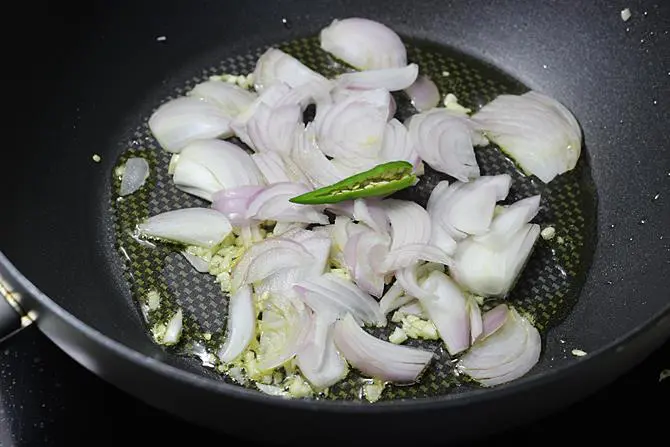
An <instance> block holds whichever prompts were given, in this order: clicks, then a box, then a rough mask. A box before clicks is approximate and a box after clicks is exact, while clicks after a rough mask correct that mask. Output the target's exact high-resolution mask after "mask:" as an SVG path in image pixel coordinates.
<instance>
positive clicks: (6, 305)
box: [0, 0, 670, 444]
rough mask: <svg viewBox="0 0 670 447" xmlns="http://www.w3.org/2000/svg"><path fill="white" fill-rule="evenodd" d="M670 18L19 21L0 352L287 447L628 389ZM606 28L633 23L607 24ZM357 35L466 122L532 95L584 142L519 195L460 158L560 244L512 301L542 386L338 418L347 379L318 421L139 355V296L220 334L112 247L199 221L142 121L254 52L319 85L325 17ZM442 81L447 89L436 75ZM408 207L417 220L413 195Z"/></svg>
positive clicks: (540, 6) (160, 9)
mask: <svg viewBox="0 0 670 447" xmlns="http://www.w3.org/2000/svg"><path fill="white" fill-rule="evenodd" d="M669 6H670V5H668V4H667V3H665V2H653V1H648V2H643V1H641V2H612V1H580V2H549V1H543V2H535V1H501V2H490V1H478V0H471V1H467V2H466V1H416V2H401V1H394V0H386V1H369V2H354V1H343V0H340V1H320V0H313V1H299V0H295V1H274V2H270V1H267V2H266V1H257V2H248V3H240V2H228V1H188V2H186V1H184V2H179V1H163V2H158V1H141V2H130V1H125V0H119V1H114V2H111V1H96V2H91V3H89V4H86V5H81V4H76V5H75V4H71V5H70V4H67V3H57V2H45V3H43V4H40V5H37V4H33V3H31V4H30V5H26V7H25V8H28V7H29V8H30V9H31V11H29V12H30V14H28V11H26V13H25V14H24V15H25V16H26V17H28V16H29V17H31V19H30V20H27V21H24V22H22V29H21V34H20V35H12V36H10V37H9V38H11V45H10V46H11V47H12V48H11V49H10V50H8V57H7V58H6V61H11V67H7V66H6V71H8V72H14V71H16V72H17V73H20V76H21V77H20V78H18V79H15V80H13V81H10V83H8V84H6V87H7V92H8V94H9V95H10V99H11V100H12V101H11V102H9V103H8V104H11V105H12V107H13V112H12V113H13V116H15V117H16V118H18V119H17V120H16V123H13V124H12V126H7V127H6V128H5V131H6V132H7V133H8V134H10V135H12V137H13V142H12V143H11V144H10V145H7V146H6V147H5V150H4V159H3V167H4V169H3V172H2V175H1V176H0V185H1V186H2V191H3V195H2V199H1V200H2V202H1V208H0V209H1V210H2V231H0V249H1V250H2V253H1V254H0V279H1V282H0V285H1V287H0V295H1V296H2V297H4V299H0V335H2V336H4V335H9V334H11V333H12V332H13V331H15V330H19V329H20V328H21V327H27V326H31V323H32V325H33V326H37V328H38V329H39V330H41V331H42V332H44V333H45V334H46V335H47V336H48V337H49V338H51V339H52V340H53V341H54V342H55V343H56V344H57V345H58V346H60V347H61V348H62V349H63V350H64V351H66V352H67V353H68V354H69V355H71V356H72V357H73V358H74V359H76V360H77V361H78V362H80V363H81V364H83V365H84V366H85V367H87V368H88V369H90V370H91V371H93V372H94V373H96V374H98V375H100V376H101V377H103V378H105V379H106V380H108V381H110V382H111V383H113V384H115V385H116V386H118V387H119V388H121V389H123V390H125V391H127V392H128V393H130V394H132V395H134V396H136V397H138V398H139V399H142V400H144V401H146V402H148V403H150V404H152V405H154V406H156V407H159V408H161V409H164V410H166V411H169V412H171V413H174V414H176V415H179V416H181V417H183V418H185V419H187V420H189V421H192V422H195V423H197V424H201V425H206V426H209V427H212V428H215V429H219V430H221V431H224V432H227V433H231V434H234V435H237V436H242V437H246V438H254V439H262V440H268V441H274V442H282V443H287V442H298V441H299V442H308V441H313V440H315V439H316V440H319V439H323V437H324V436H326V437H328V438H329V439H333V440H355V441H356V442H357V443H363V442H365V443H366V444H368V443H377V442H380V443H381V442H386V441H393V442H404V441H410V440H411V441H414V442H419V441H421V440H427V441H432V442H436V443H438V442H439V443H445V442H448V441H454V440H464V439H473V438H475V437H479V436H483V435H485V434H487V433H492V432H495V431H498V430H501V429H504V428H508V427H510V426H513V425H518V424H521V423H524V422H526V421H529V420H531V419H534V418H537V417H540V416H542V415H546V414H548V413H550V412H552V411H555V410H557V409H558V408H561V407H564V406H566V405H568V404H570V403H572V402H575V401H577V400H579V399H581V398H583V397H584V396H586V395H587V394H589V393H591V392H593V391H594V390H596V389H598V388H600V387H602V386H604V385H606V384H607V383H609V382H611V381H612V380H613V379H614V378H616V377H617V376H619V375H620V374H622V373H623V372H625V371H626V370H629V369H630V368H633V367H634V366H635V365H636V364H637V363H638V362H639V361H641V360H642V359H643V358H644V357H645V356H646V355H647V354H648V353H649V352H651V351H652V350H653V349H654V348H656V347H658V346H660V344H661V343H662V342H663V341H664V340H666V339H667V337H668V336H669V335H670V292H668V286H667V278H668V277H670V245H669V243H668V240H669V239H668V238H670V235H668V234H667V229H668V223H669V217H670V215H669V212H670V201H669V194H670V188H669V184H670V156H669V152H668V148H669V147H670V137H668V133H667V129H666V123H667V122H668V121H669V119H670V113H669V111H670V107H669V105H668V97H669V94H670V36H669V35H668V32H669V31H670V7H669ZM625 8H629V9H630V11H631V13H632V16H631V17H630V18H629V19H628V20H626V21H624V20H623V19H622V16H621V11H622V10H623V9H625ZM354 16H357V17H366V18H370V19H373V20H377V21H380V22H382V23H385V24H387V25H388V26H389V27H391V28H392V29H394V30H395V31H396V32H398V33H399V34H400V35H401V36H402V38H403V40H404V41H405V43H406V45H407V47H408V56H409V59H410V60H413V61H417V62H419V64H420V66H421V67H422V69H423V70H427V71H428V72H429V73H430V74H431V75H432V76H433V77H434V78H435V79H436V80H437V84H438V86H439V87H440V89H441V93H443V94H444V93H447V92H453V93H456V94H457V96H458V97H459V99H461V102H462V103H464V104H465V105H466V106H468V107H472V108H477V107H479V106H481V105H482V104H484V103H486V102H487V101H490V100H491V99H492V98H493V97H495V95H498V94H501V93H508V92H509V93H522V92H524V91H527V90H530V89H535V90H539V91H542V92H544V93H546V94H548V95H549V96H552V97H554V98H557V99H559V100H560V101H561V102H562V103H563V104H565V105H566V106H567V107H568V108H569V109H570V110H572V111H573V113H574V114H575V116H576V117H577V118H578V120H579V122H580V124H581V126H582V129H583V134H584V146H585V150H584V151H583V152H582V157H581V160H580V163H579V164H578V166H577V168H576V169H575V170H574V171H572V172H570V173H569V174H567V175H565V176H562V177H561V178H560V179H558V180H557V181H556V182H552V183H551V184H550V185H549V186H545V185H542V184H541V183H539V182H534V181H532V179H523V178H521V176H520V175H519V174H518V173H516V171H514V168H513V166H511V165H509V164H505V163H504V160H502V159H501V158H499V152H498V151H496V150H495V149H494V148H492V147H491V148H485V149H483V150H482V151H481V152H480V153H478V157H479V160H478V161H479V163H480V165H481V166H482V170H483V171H484V172H494V171H495V172H499V171H500V170H506V171H509V172H510V173H512V175H516V176H517V177H515V178H518V179H519V182H518V184H519V186H517V189H515V190H513V194H516V195H517V196H518V197H524V196H527V195H529V194H534V193H542V194H543V200H544V201H545V202H543V205H544V206H543V210H544V211H543V212H541V214H540V215H539V216H538V219H540V221H542V222H545V223H552V224H555V226H556V229H557V232H558V233H559V234H561V235H562V241H563V242H562V243H561V244H560V245H556V244H558V242H552V243H549V242H547V241H540V242H539V243H538V244H539V245H538V247H537V249H536V251H535V252H534V254H533V257H532V259H531V260H530V262H529V265H528V267H527V269H526V271H524V275H523V276H522V278H521V279H520V280H519V283H518V284H517V286H516V288H515V290H514V293H513V294H512V297H511V299H512V300H515V301H514V303H515V305H518V306H519V307H521V308H523V309H524V310H526V311H527V312H529V313H530V314H532V315H533V316H534V318H535V319H536V323H537V325H538V326H539V327H540V328H541V330H542V336H543V346H542V348H543V350H542V357H541V360H540V363H539V364H538V365H537V367H535V368H534V369H533V370H532V371H531V372H530V373H529V374H528V375H526V376H524V377H523V378H521V379H519V380H516V381H514V382H511V383H509V384H506V385H502V386H499V387H494V388H491V389H484V388H478V387H475V386H463V385H456V384H454V383H453V382H452V381H451V379H450V378H449V374H448V370H446V369H447V368H446V366H445V367H443V368H434V369H433V370H432V371H428V372H427V374H426V376H425V377H424V380H423V381H422V382H421V384H420V385H415V386H412V387H397V388H393V389H391V390H390V391H389V392H388V393H386V394H385V398H384V399H382V400H381V401H380V402H377V403H375V404H369V403H367V402H364V401H361V400H360V399H357V398H356V392H355V389H354V388H355V386H353V385H352V383H354V382H353V381H354V380H355V378H352V379H350V381H349V382H346V383H345V384H343V385H342V386H341V387H340V388H339V389H335V390H334V392H333V393H332V396H331V398H329V399H319V400H299V399H298V400H285V399H281V398H276V397H271V396H267V395H264V394H261V393H260V392H258V391H255V390H253V389H248V388H244V387H242V386H238V385H235V384H232V383H231V382H230V381H229V380H228V379H226V377H225V376H223V375H221V374H219V373H217V372H216V371H215V370H213V369H211V368H207V367H204V366H203V365H202V363H201V362H200V361H199V360H198V358H197V357H195V356H193V355H190V353H189V351H188V349H186V348H185V346H184V345H183V344H182V345H178V346H177V347H174V348H169V349H165V348H163V347H161V346H159V345H157V344H155V343H154V342H153V340H152V338H151V337H150V335H149V333H148V330H147V325H146V323H145V321H144V320H143V318H142V313H141V311H140V309H139V306H138V304H137V301H136V300H135V299H134V298H133V296H135V295H136V294H137V293H140V292H142V291H143V287H144V286H143V284H146V283H151V284H155V285H158V286H157V287H164V289H165V291H166V293H168V294H172V295H174V296H175V300H177V302H178V304H179V305H180V306H182V308H184V310H185V312H186V314H187V316H188V321H189V322H190V323H189V324H191V325H197V326H199V327H200V328H201V329H202V330H206V331H208V332H211V333H214V334H216V333H217V332H221V331H222V330H223V329H224V328H225V314H226V305H225V303H226V301H225V298H222V297H221V296H220V295H219V294H218V292H217V286H216V285H214V284H210V283H208V282H207V279H202V278H196V276H195V275H194V274H192V272H191V271H189V270H188V268H187V267H186V266H185V264H183V260H182V259H181V258H178V257H176V256H173V255H172V254H171V253H170V252H169V251H159V253H160V256H159V255H157V254H156V253H157V252H156V251H153V252H149V251H147V250H143V249H142V247H141V246H139V245H132V241H131V240H128V237H127V236H126V235H127V232H125V229H127V228H128V227H129V226H132V225H134V223H136V221H137V219H139V218H141V217H146V215H147V214H157V213H158V212H162V211H167V210H169V209H175V208H178V207H184V206H187V205H197V204H199V203H201V202H199V201H198V199H195V198H193V197H191V196H188V195H186V194H183V193H179V192H178V191H177V190H176V189H174V188H173V187H172V186H171V185H170V184H169V182H168V180H167V177H166V174H164V173H165V172H166V167H167V163H168V160H169V157H168V155H166V154H165V153H163V152H161V151H160V150H159V147H158V145H157V143H156V142H155V141H154V140H153V138H152V136H151V134H150V132H149V131H148V128H147V119H148V117H149V116H150V115H151V113H152V111H153V110H155V108H156V107H157V106H158V105H160V104H161V103H162V102H164V101H165V100H167V99H168V98H170V97H175V96H178V95H180V94H183V93H184V92H185V91H186V90H188V89H189V88H190V87H192V86H193V85H194V84H195V83H197V82H199V81H201V80H203V79H205V78H206V77H207V76H209V75H212V74H217V73H221V72H235V73H248V72H249V71H251V70H252V69H253V64H254V63H255V60H256V58H257V57H258V55H259V54H260V53H261V52H262V51H263V50H264V49H266V48H267V47H268V46H270V45H274V46H279V47H280V48H282V49H284V50H285V51H287V52H289V53H291V54H293V55H294V56H296V57H298V58H299V59H301V60H302V61H303V62H304V63H306V64H308V65H311V66H312V67H314V68H319V67H322V68H323V65H320V64H323V60H324V59H323V58H324V55H323V54H322V53H321V52H320V50H319V48H318V40H317V39H316V38H315V36H317V35H318V31H319V30H320V29H321V28H323V27H324V26H326V25H328V24H329V23H330V22H331V21H332V20H333V19H334V18H344V17H354ZM9 38H6V40H7V39H9ZM8 42H10V41H8ZM7 68H10V69H9V70H7ZM443 72H448V73H449V75H448V76H447V75H444V76H439V75H440V74H442V73H443ZM399 107H400V109H401V110H402V104H401V103H400V104H399ZM17 108H18V110H17ZM138 153H141V154H142V156H144V157H146V158H147V159H148V161H149V163H150V166H151V168H152V174H151V176H150V178H149V181H148V184H147V187H146V188H145V189H143V190H142V192H141V193H139V194H137V195H134V196H133V197H132V198H131V199H129V200H125V201H122V202H119V201H117V200H116V199H117V193H116V191H117V188H118V180H117V179H116V178H115V176H114V175H113V170H114V168H115V167H116V166H117V165H118V164H119V163H121V162H123V161H124V160H125V159H126V158H127V157H129V156H131V155H134V154H138ZM94 154H95V155H99V157H100V161H99V162H95V161H94V160H93V159H92V158H93V155H94ZM430 175H436V174H429V176H430ZM433 180H435V179H433ZM403 194H406V196H405V197H410V198H412V199H414V200H417V201H423V200H425V196H422V194H421V190H420V189H416V190H413V191H409V192H403ZM122 249H123V250H125V252H124V251H122ZM123 253H125V254H126V255H127V258H128V259H124V255H123ZM9 342H11V340H9ZM573 351H575V352H579V351H583V352H585V353H586V355H585V356H578V355H574V354H573Z"/></svg>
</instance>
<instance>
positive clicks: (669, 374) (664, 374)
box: [658, 369, 670, 382]
mask: <svg viewBox="0 0 670 447" xmlns="http://www.w3.org/2000/svg"><path fill="white" fill-rule="evenodd" d="M668 377H670V369H664V370H663V371H661V374H659V375H658V381H659V382H662V381H664V380H665V379H667V378H668Z"/></svg>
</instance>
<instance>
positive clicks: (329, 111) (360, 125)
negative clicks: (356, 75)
mask: <svg viewBox="0 0 670 447" xmlns="http://www.w3.org/2000/svg"><path fill="white" fill-rule="evenodd" d="M389 103H390V94H389V92H388V91H387V90H381V89H377V90H363V91H356V92H354V93H351V94H350V95H348V96H347V97H345V98H344V99H342V100H341V101H337V102H335V103H333V104H331V105H327V106H323V107H319V108H318V109H317V111H316V117H315V118H314V129H315V132H316V140H317V142H318V145H319V149H321V151H322V152H323V153H324V154H325V155H328V156H330V157H335V158H337V157H341V158H342V159H343V160H342V161H345V162H346V161H351V160H352V159H357V158H369V159H375V158H376V157H377V154H378V153H379V150H380V148H381V145H382V140H383V136H384V131H385V129H386V121H387V117H388V111H389Z"/></svg>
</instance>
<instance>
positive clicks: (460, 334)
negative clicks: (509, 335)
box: [417, 271, 476, 355]
mask: <svg viewBox="0 0 670 447" xmlns="http://www.w3.org/2000/svg"><path fill="white" fill-rule="evenodd" d="M421 288H422V289H423V291H424V293H422V294H421V295H420V296H417V298H418V300H419V302H420V303H421V306H422V307H423V308H424V309H425V310H426V313H427V314H428V316H429V317H430V319H431V320H432V321H433V323H434V324H435V327H436V328H437V332H438V333H439V334H440V338H441V339H442V341H443V342H444V344H445V346H446V347H447V351H449V354H450V355H456V354H458V353H460V352H463V351H465V350H466V349H468V348H469V347H470V342H471V333H470V312H469V310H468V300H467V299H466V298H465V296H463V293H462V292H461V290H460V289H459V288H458V286H457V285H456V283H454V282H453V281H452V280H451V279H450V278H449V277H448V276H447V275H445V274H444V273H442V272H439V271H434V272H431V273H430V274H429V275H428V278H426V279H425V281H424V282H423V284H422V285H421ZM475 305H476V303H475Z"/></svg>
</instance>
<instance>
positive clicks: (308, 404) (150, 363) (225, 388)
mask: <svg viewBox="0 0 670 447" xmlns="http://www.w3.org/2000/svg"><path fill="white" fill-rule="evenodd" d="M0 265H1V266H2V267H3V269H4V270H5V271H6V272H7V273H8V275H9V276H10V278H11V279H13V280H14V281H16V282H17V283H18V284H19V286H20V287H21V289H20V290H19V291H20V292H25V293H27V294H29V295H30V297H31V298H33V299H35V300H36V301H38V302H39V303H40V304H41V305H43V306H44V307H46V308H47V309H48V310H49V311H50V312H53V313H54V314H55V315H56V316H58V317H60V318H61V319H63V320H64V321H65V322H66V323H67V324H69V325H71V326H72V327H74V328H75V329H76V330H78V331H80V332H81V333H82V334H83V335H84V336H86V337H88V338H90V339H92V340H93V341H94V342H96V343H99V344H101V345H102V346H104V347H105V348H107V349H109V350H111V351H112V352H113V353H114V354H116V355H118V356H121V357H123V358H124V359H126V360H127V361H130V362H133V363H136V364H137V365H139V366H141V367H145V368H148V369H150V370H151V371H152V372H154V373H157V374H160V375H163V376H165V377H168V378H169V379H171V380H177V381H180V382H183V383H184V384H188V385H192V386H197V387H200V388H203V389H206V390H207V391H209V392H215V393H217V394H220V395H224V396H226V397H233V398H239V399H245V400H248V401H250V402H253V403H258V404H262V405H271V406H276V407H280V408H292V409H296V410H313V409H318V410H319V411H331V412H335V413H337V412H349V413H352V412H353V413H356V414H372V413H377V414H378V413H393V412H402V411H405V410H414V411H420V410H439V409H446V408H449V407H451V408H457V407H460V406H463V405H472V404H475V403H478V404H482V403H486V402H490V401H494V400H497V399H500V398H503V397H505V396H508V395H511V394H515V393H517V392H519V391H522V390H526V391H528V390H532V389H537V388H538V387H542V386H544V385H546V384H548V383H551V382H555V381H557V380H560V378H561V377H564V376H565V375H566V372H568V371H571V370H574V368H575V367H576V366H577V365H578V363H577V361H576V362H573V363H568V364H565V365H561V366H559V367H558V368H551V369H549V370H547V371H543V372H541V373H538V374H534V375H530V376H525V377H522V378H520V379H517V380H515V381H512V382H510V383H507V384H504V385H501V386H498V387H493V388H480V389H474V390H471V391H468V392H467V393H450V394H445V395H441V396H435V397H430V398H417V399H407V400H404V399H403V400H390V401H381V402H377V403H374V404H368V403H361V402H360V401H347V400H330V399H319V400H316V399H284V398H279V397H273V396H268V395H264V394H262V393H261V392H259V391H256V390H251V389H247V388H244V387H241V386H237V385H233V384H229V383H226V382H223V381H218V380H214V379H212V378H209V377H206V376H203V375H199V374H196V373H193V372H190V371H186V370H184V369H181V368H178V367H176V366H172V365H169V364H167V363H164V362H161V361H160V360H157V359H154V358H151V357H148V356H145V355H144V354H141V353H140V352H138V351H136V350H134V349H132V348H130V347H128V346H126V345H125V344H123V343H121V342H119V341H116V340H114V339H112V338H110V337H108V336H107V335H105V334H104V333H102V332H100V331H98V330H97V329H95V328H93V327H91V326H89V325H87V324H86V323H84V322H83V321H81V320H80V319H78V318H77V317H75V316H74V315H72V314H71V313H70V312H68V311H67V310H65V308H63V307H62V306H60V305H59V304H57V303H56V302H55V301H53V300H52V299H51V298H49V297H48V296H47V295H46V294H45V293H43V292H42V291H41V290H40V289H39V288H37V286H35V285H34V284H33V283H32V282H31V281H30V280H29V279H28V278H27V277H26V276H25V275H23V274H22V273H21V272H20V271H19V270H18V269H17V268H16V267H15V266H14V265H13V264H12V262H11V261H10V260H9V259H8V258H7V257H6V256H5V254H4V253H3V252H2V250H0ZM664 318H670V302H668V303H667V304H666V305H665V307H664V308H662V309H661V311H660V312H659V313H657V314H655V315H653V317H652V318H651V319H649V320H647V321H646V322H644V323H643V324H641V325H638V326H637V327H635V328H634V329H632V330H630V331H629V332H627V333H625V334H624V335H622V336H620V337H619V338H618V339H616V340H613V341H610V342H609V343H607V344H605V345H604V346H601V347H600V348H598V349H596V350H594V351H592V352H590V353H589V355H588V356H587V357H584V358H581V359H579V360H578V362H579V363H584V364H587V363H592V362H595V361H597V360H598V359H599V358H601V357H602V356H603V355H605V354H607V353H609V352H611V351H616V350H617V349H618V348H619V347H621V346H622V345H625V344H627V343H630V342H631V341H633V340H634V339H636V338H638V337H639V336H640V335H641V334H642V333H644V332H646V331H647V330H649V329H650V328H651V327H653V326H654V325H656V324H658V323H659V322H660V321H661V320H663V319H664ZM39 321H40V320H39V318H37V321H36V325H37V327H38V328H39V326H40V324H39ZM41 332H42V333H43V334H44V335H45V336H47V337H48V338H51V337H50V336H49V334H47V333H44V332H43V331H41ZM73 361H76V360H75V359H74V358H73ZM92 373H93V374H96V373H95V372H92ZM96 375H98V374H96Z"/></svg>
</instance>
